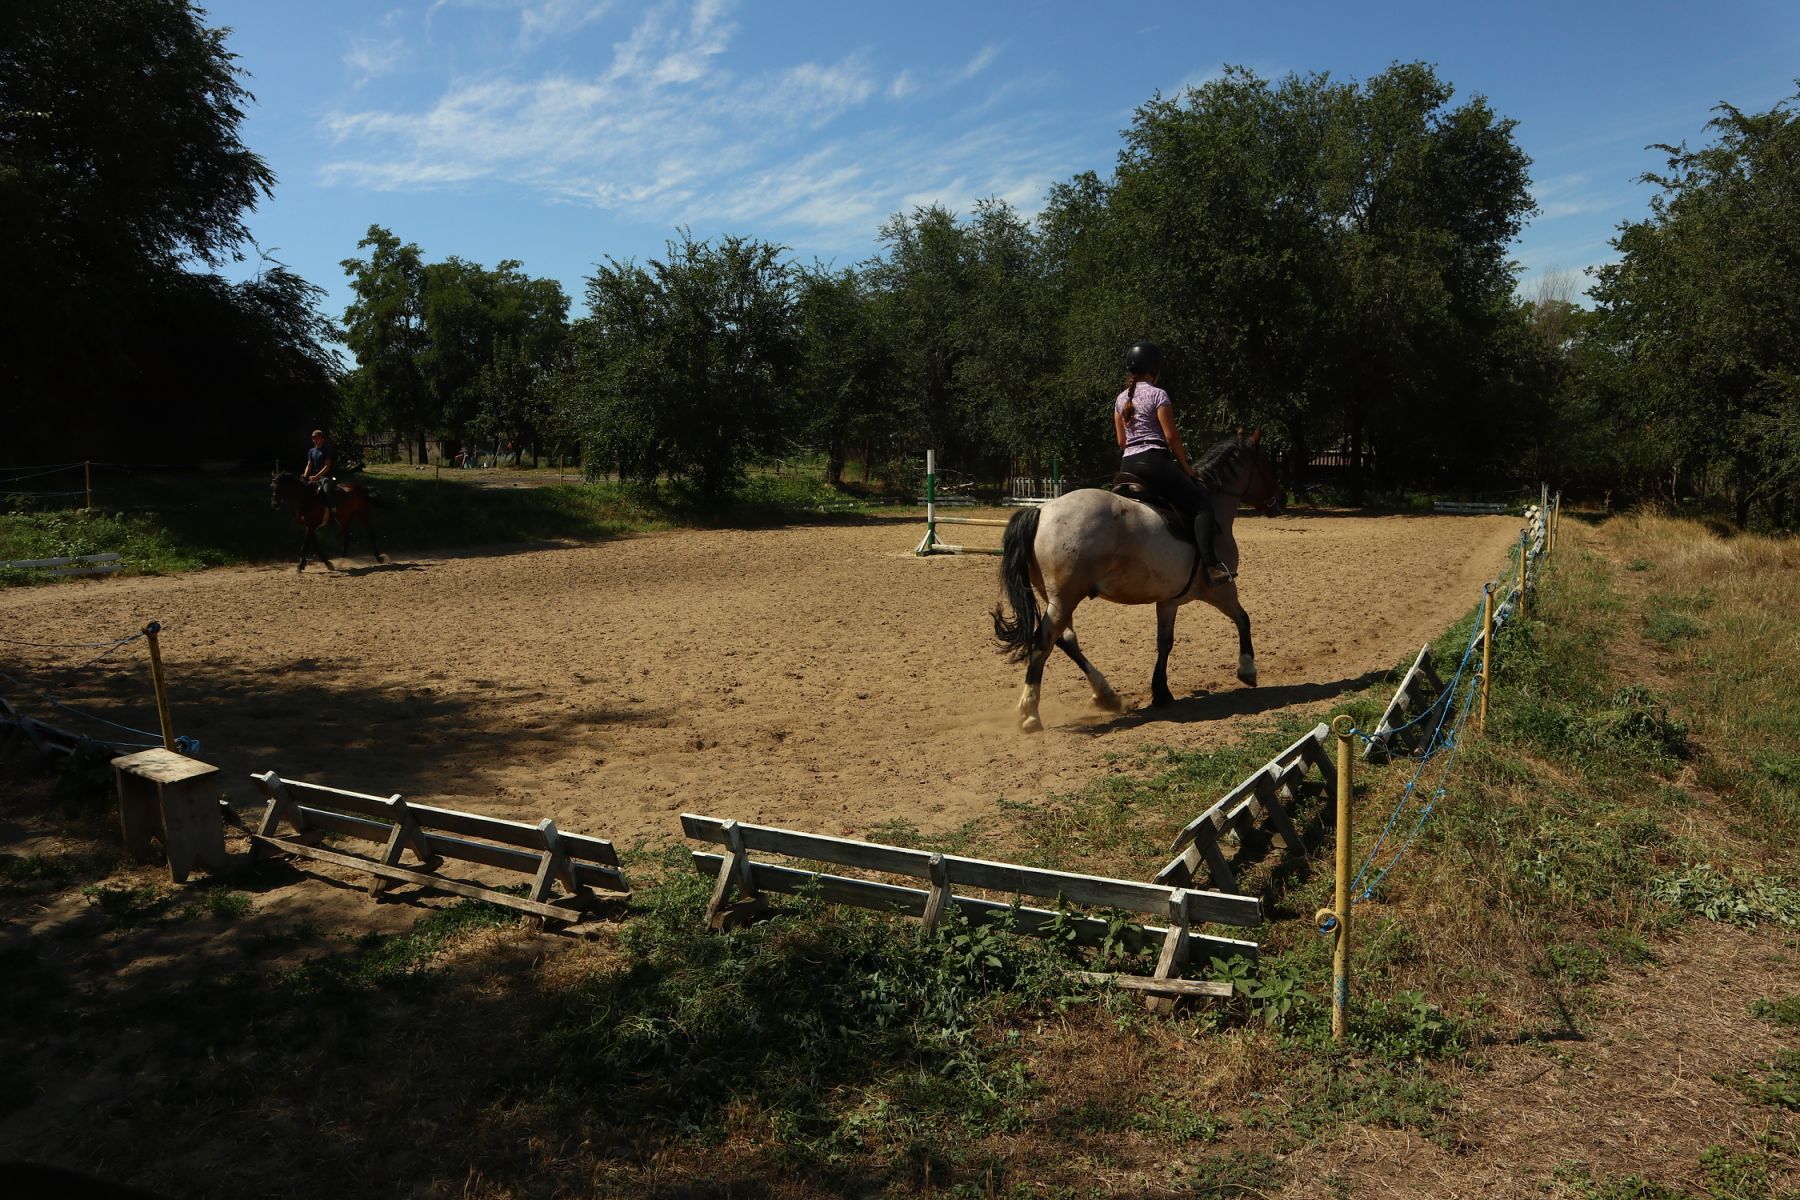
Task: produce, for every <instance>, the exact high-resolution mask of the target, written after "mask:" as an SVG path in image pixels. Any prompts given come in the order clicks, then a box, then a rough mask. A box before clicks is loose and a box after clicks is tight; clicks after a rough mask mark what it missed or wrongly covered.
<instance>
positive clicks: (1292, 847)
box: [1258, 775, 1306, 860]
mask: <svg viewBox="0 0 1800 1200" xmlns="http://www.w3.org/2000/svg"><path fill="white" fill-rule="evenodd" d="M1263 780H1264V782H1265V784H1266V785H1267V786H1266V788H1265V789H1264V790H1263V791H1261V792H1259V793H1258V798H1259V799H1260V800H1261V801H1262V806H1263V808H1264V809H1265V810H1267V812H1268V814H1269V823H1270V824H1272V825H1274V826H1275V832H1276V833H1277V834H1279V835H1280V838H1281V848H1282V849H1283V850H1285V851H1287V852H1288V853H1289V854H1292V855H1298V856H1299V857H1300V858H1301V859H1302V860H1304V859H1305V857H1306V839H1304V838H1302V837H1301V836H1300V830H1299V828H1298V827H1297V826H1296V825H1295V824H1294V819H1293V817H1292V816H1290V815H1289V814H1288V810H1287V805H1285V804H1283V803H1282V802H1281V788H1280V787H1278V786H1277V785H1276V783H1275V781H1274V780H1272V779H1270V778H1269V777H1268V776H1267V775H1265V776H1263ZM1289 795H1292V792H1290V793H1289Z"/></svg>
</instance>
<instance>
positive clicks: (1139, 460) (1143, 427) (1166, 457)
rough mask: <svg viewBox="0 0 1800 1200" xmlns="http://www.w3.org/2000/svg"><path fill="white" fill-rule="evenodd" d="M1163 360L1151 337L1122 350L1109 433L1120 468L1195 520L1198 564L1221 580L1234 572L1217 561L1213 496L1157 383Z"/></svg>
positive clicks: (1211, 577) (1227, 578)
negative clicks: (1121, 377) (1121, 386)
mask: <svg viewBox="0 0 1800 1200" xmlns="http://www.w3.org/2000/svg"><path fill="white" fill-rule="evenodd" d="M1162 363H1163V355H1162V350H1161V348H1160V347H1158V346H1157V345H1156V343H1155V342H1139V343H1137V344H1136V345H1135V346H1133V347H1132V348H1131V349H1130V350H1128V351H1126V352H1125V377H1126V381H1127V386H1126V388H1125V390H1124V391H1122V392H1120V393H1119V395H1118V398H1117V399H1115V400H1114V401H1113V432H1114V434H1116V435H1117V437H1118V439H1119V451H1120V453H1121V454H1122V455H1123V458H1122V459H1121V460H1120V462H1119V470H1120V471H1122V472H1125V473H1127V474H1131V475H1135V476H1137V477H1138V478H1139V479H1141V480H1143V481H1144V482H1145V483H1146V484H1148V485H1149V487H1150V490H1151V491H1153V492H1155V493H1156V494H1157V495H1159V496H1161V497H1162V498H1163V499H1164V500H1167V501H1168V502H1169V503H1170V504H1172V505H1174V506H1175V508H1176V510H1177V511H1178V512H1180V513H1181V514H1182V515H1183V516H1186V517H1188V518H1190V519H1191V520H1192V521H1193V522H1194V545H1195V546H1196V547H1198V549H1199V551H1200V569H1201V570H1202V571H1204V572H1205V573H1206V577H1207V578H1208V579H1209V580H1210V581H1212V582H1213V583H1224V582H1226V581H1228V580H1230V579H1231V577H1232V575H1231V570H1230V568H1228V567H1226V566H1225V565H1224V564H1223V563H1221V562H1220V561H1219V550H1218V536H1219V527H1218V521H1217V519H1216V518H1215V517H1214V516H1213V508H1212V497H1211V496H1209V495H1208V494H1207V492H1206V489H1205V487H1203V486H1202V485H1201V483H1200V479H1199V476H1197V475H1196V474H1195V473H1194V468H1193V464H1191V463H1189V462H1188V456H1187V450H1186V449H1184V448H1183V446H1182V444H1181V431H1180V430H1179V429H1177V428H1176V427H1175V408H1174V405H1173V404H1171V403H1170V401H1169V393H1167V392H1165V391H1163V390H1162V389H1161V388H1159V387H1157V386H1156V380H1157V377H1158V376H1159V375H1160V374H1161V373H1162Z"/></svg>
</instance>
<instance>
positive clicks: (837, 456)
mask: <svg viewBox="0 0 1800 1200" xmlns="http://www.w3.org/2000/svg"><path fill="white" fill-rule="evenodd" d="M794 320H795V350H796V365H795V373H794V381H793V391H794V400H795V403H796V408H797V410H798V414H799V429H800V432H801V436H802V437H804V438H806V440H807V441H808V442H809V443H811V444H814V445H817V446H820V447H823V448H824V450H825V456H826V467H825V477H826V482H828V483H830V484H831V485H832V486H834V487H835V486H837V485H838V484H839V483H841V482H842V480H843V474H844V462H845V459H846V457H847V456H848V454H849V451H850V448H851V447H853V446H858V445H860V446H862V447H864V451H865V458H864V463H863V466H864V469H865V470H866V469H867V468H868V466H869V463H868V453H869V450H870V448H871V447H872V445H873V444H874V443H876V442H880V443H883V444H885V443H887V442H888V441H889V440H890V439H891V438H892V437H893V435H894V433H895V431H896V428H897V424H898V422H897V412H896V409H897V407H898V400H899V395H898V393H899V387H900V375H899V365H900V360H899V357H898V354H897V350H896V347H895V345H894V342H893V338H892V337H891V335H890V334H889V332H888V330H887V328H886V326H885V324H884V323H883V321H882V319H881V308H880V302H879V299H878V297H876V296H875V295H873V294H872V293H871V292H870V290H869V288H868V286H867V285H866V283H865V281H864V280H863V279H862V277H861V276H860V275H858V273H857V272H856V271H854V270H848V269H846V270H830V269H827V268H824V267H814V268H813V269H811V270H802V271H800V272H799V273H798V276H797V293H796V297H795V315H794Z"/></svg>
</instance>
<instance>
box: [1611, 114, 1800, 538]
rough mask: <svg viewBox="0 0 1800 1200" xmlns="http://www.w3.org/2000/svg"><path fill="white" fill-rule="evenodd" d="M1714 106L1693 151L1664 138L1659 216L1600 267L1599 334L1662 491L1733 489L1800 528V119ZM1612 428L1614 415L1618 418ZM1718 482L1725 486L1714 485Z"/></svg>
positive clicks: (1740, 499)
mask: <svg viewBox="0 0 1800 1200" xmlns="http://www.w3.org/2000/svg"><path fill="white" fill-rule="evenodd" d="M1795 100H1800V96H1796V97H1790V98H1789V99H1787V100H1784V101H1783V102H1782V103H1780V104H1778V105H1776V106H1775V107H1774V108H1772V109H1771V110H1769V111H1768V112H1763V113H1745V112H1743V111H1741V110H1739V109H1737V108H1735V107H1733V106H1731V105H1729V104H1723V105H1720V106H1719V108H1718V109H1717V110H1716V111H1717V112H1718V114H1719V115H1718V116H1716V117H1714V118H1713V119H1712V120H1711V121H1709V122H1708V124H1707V129H1708V130H1709V131H1710V132H1711V133H1712V134H1713V140H1712V142H1711V143H1710V144H1708V145H1707V146H1704V147H1702V148H1701V149H1699V150H1689V149H1688V148H1687V147H1686V146H1685V145H1682V146H1659V147H1656V148H1657V149H1659V150H1661V151H1663V152H1664V153H1665V154H1666V155H1667V159H1668V165H1667V170H1666V171H1665V172H1664V173H1661V174H1649V175H1646V176H1644V181H1645V182H1647V183H1652V184H1655V185H1656V186H1657V187H1659V188H1660V189H1661V191H1660V193H1659V194H1658V195H1657V196H1655V197H1654V198H1652V200H1651V202H1650V209H1651V211H1650V216H1649V217H1648V218H1646V219H1645V220H1642V221H1634V222H1628V223H1626V224H1624V225H1623V226H1621V227H1620V230H1619V236H1618V237H1617V238H1616V239H1615V240H1614V242H1613V245H1614V246H1615V247H1616V248H1617V249H1618V251H1619V254H1620V257H1619V260H1618V261H1617V262H1616V263H1612V264H1609V265H1607V266H1604V267H1602V268H1600V269H1599V271H1598V272H1597V275H1598V281H1597V283H1596V285H1595V287H1594V289H1593V292H1592V294H1593V296H1594V298H1595V300H1596V301H1597V302H1598V303H1599V305H1600V312H1601V315H1600V319H1599V336H1600V338H1601V339H1602V340H1603V342H1604V344H1605V345H1606V347H1607V348H1608V350H1609V352H1610V354H1611V355H1612V357H1613V362H1612V363H1609V364H1607V369H1612V370H1616V371H1617V372H1618V373H1619V375H1620V376H1622V378H1623V381H1624V384H1625V386H1624V388H1623V389H1622V393H1623V395H1624V397H1625V398H1626V400H1627V404H1628V407H1627V408H1626V409H1625V411H1624V415H1625V417H1626V419H1627V420H1628V421H1630V422H1631V423H1633V424H1635V425H1636V426H1637V429H1638V436H1639V437H1641V438H1642V439H1644V440H1645V441H1647V442H1649V443H1650V444H1651V445H1652V446H1653V447H1654V451H1655V458H1656V459H1657V460H1659V462H1660V465H1661V467H1662V469H1663V471H1664V472H1666V476H1665V477H1666V479H1667V487H1666V491H1667V493H1668V494H1670V495H1671V496H1672V497H1675V496H1678V495H1679V494H1680V492H1681V490H1682V489H1683V488H1684V486H1685V487H1690V488H1693V489H1694V490H1696V491H1699V492H1700V493H1702V494H1703V495H1704V494H1705V493H1706V492H1708V491H1711V490H1716V491H1718V492H1721V493H1724V494H1726V495H1727V496H1728V498H1729V501H1730V503H1731V506H1732V509H1733V515H1734V517H1735V519H1736V521H1737V524H1738V525H1739V527H1743V526H1745V525H1747V524H1748V522H1749V520H1750V516H1751V512H1752V509H1753V508H1755V507H1757V506H1761V507H1762V508H1764V510H1765V511H1766V512H1767V513H1768V515H1769V517H1770V518H1771V520H1772V521H1773V522H1774V523H1776V524H1780V525H1787V524H1790V523H1791V522H1792V520H1793V518H1794V516H1795V513H1794V506H1793V497H1794V492H1795V488H1796V481H1797V480H1800V388H1796V373H1797V372H1800V119H1797V118H1796V114H1795V112H1794V110H1793V107H1792V106H1793V104H1794V102H1795ZM1609 424H1610V423H1609ZM1715 480H1716V484H1715V483H1714V481H1715Z"/></svg>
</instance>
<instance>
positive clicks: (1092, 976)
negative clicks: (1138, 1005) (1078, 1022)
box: [1069, 971, 1232, 1000]
mask: <svg viewBox="0 0 1800 1200" xmlns="http://www.w3.org/2000/svg"><path fill="white" fill-rule="evenodd" d="M1069 974H1070V975H1072V976H1074V977H1075V978H1076V979H1079V980H1081V982H1083V983H1097V984H1111V985H1112V986H1114V987H1120V988H1125V989H1128V990H1130V991H1134V992H1161V993H1164V994H1166V995H1170V996H1211V997H1215V998H1217V999H1220V1000H1228V999H1230V998H1231V992H1232V988H1231V985H1230V984H1229V983H1214V982H1213V981H1212V980H1210V979H1154V978H1151V977H1150V976H1147V975H1121V974H1118V973H1116V972H1113V971H1070V972H1069Z"/></svg>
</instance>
